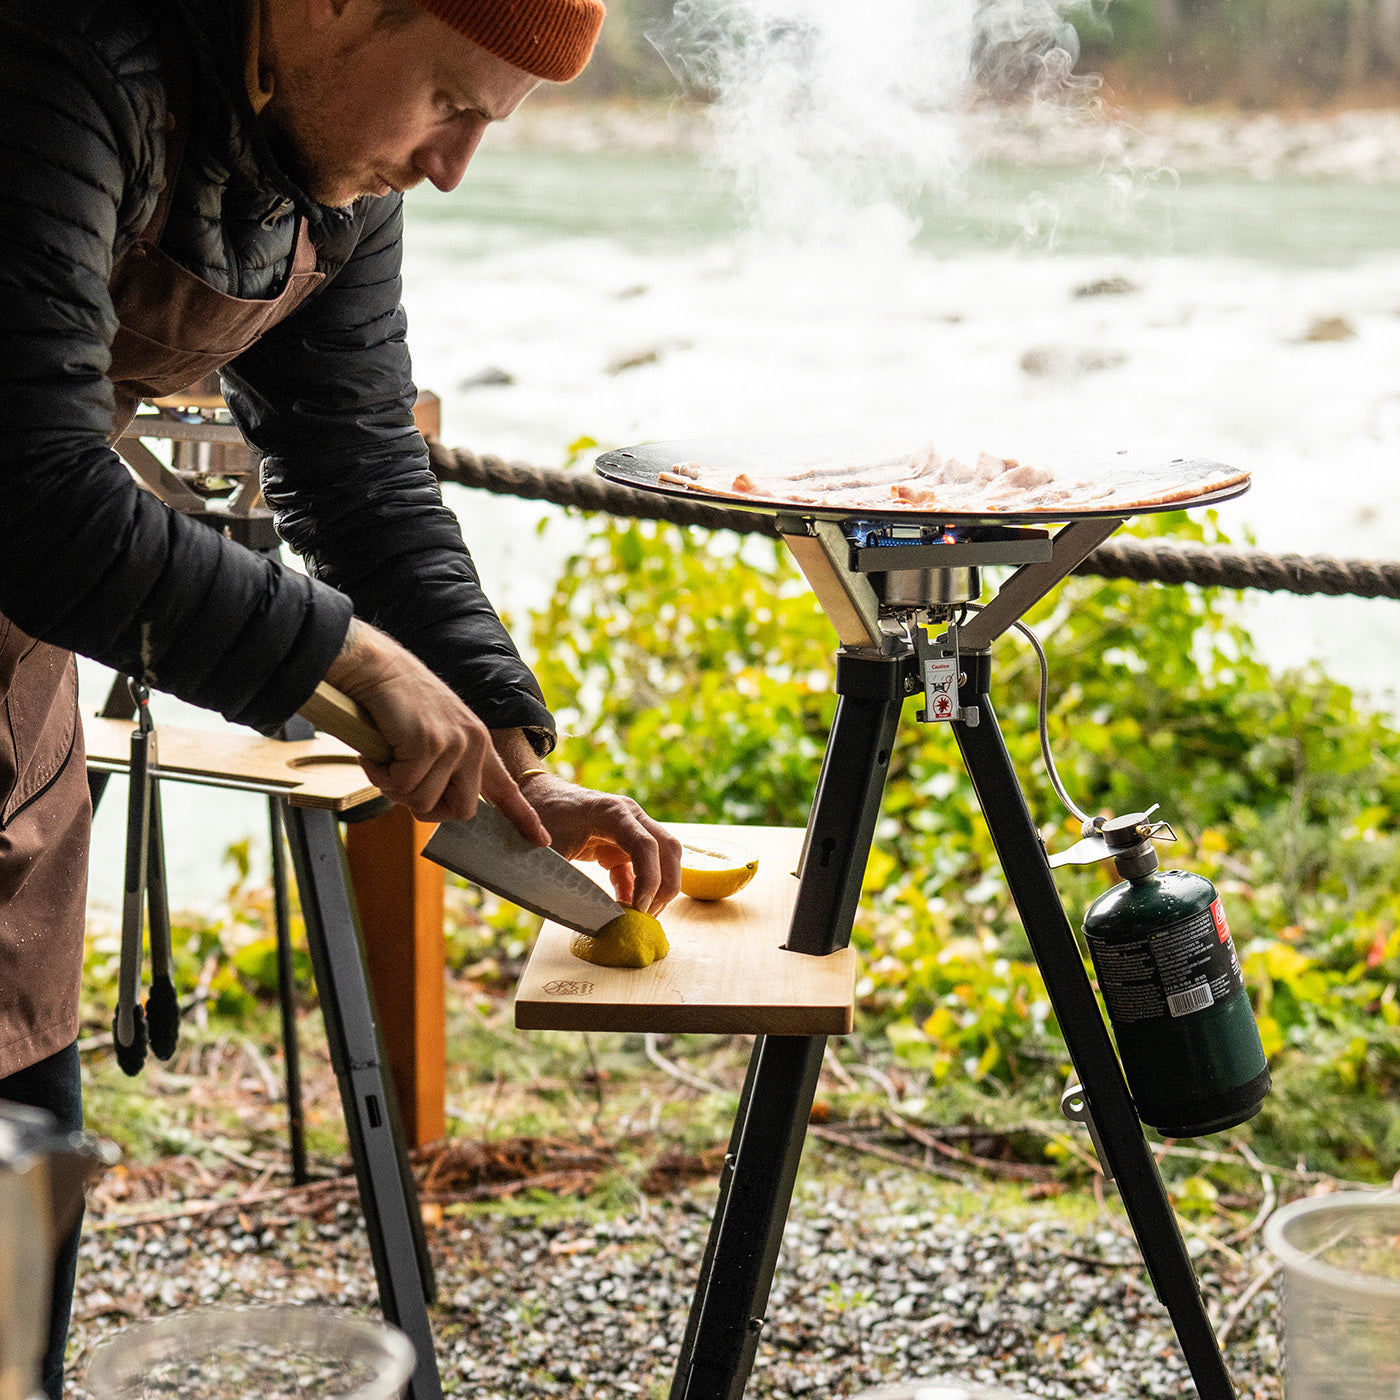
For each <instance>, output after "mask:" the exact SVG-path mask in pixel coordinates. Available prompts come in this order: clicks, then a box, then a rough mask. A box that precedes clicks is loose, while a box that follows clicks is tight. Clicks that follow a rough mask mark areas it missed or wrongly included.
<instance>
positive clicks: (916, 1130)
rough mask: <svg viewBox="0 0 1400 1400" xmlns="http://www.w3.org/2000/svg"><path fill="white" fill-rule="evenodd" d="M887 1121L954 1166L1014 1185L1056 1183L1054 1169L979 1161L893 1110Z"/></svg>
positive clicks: (985, 1159) (994, 1160)
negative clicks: (958, 1163)
mask: <svg viewBox="0 0 1400 1400" xmlns="http://www.w3.org/2000/svg"><path fill="white" fill-rule="evenodd" d="M884 1118H885V1121H886V1122H887V1123H888V1124H889V1125H890V1126H891V1127H893V1128H897V1129H898V1130H899V1131H900V1132H902V1133H904V1134H906V1135H907V1136H908V1137H909V1138H911V1139H912V1140H913V1141H914V1142H917V1143H919V1144H920V1146H922V1147H927V1148H928V1149H929V1151H930V1152H936V1153H938V1155H939V1156H940V1157H947V1158H948V1159H949V1160H951V1161H954V1162H961V1163H962V1164H963V1165H964V1166H967V1167H973V1168H975V1169H976V1170H977V1171H980V1172H986V1173H987V1174H988V1175H989V1176H1000V1177H1007V1178H1009V1179H1011V1180H1013V1181H1053V1180H1054V1177H1055V1169H1054V1168H1053V1167H1042V1166H1036V1165H1035V1164H1034V1163H1031V1162H999V1161H997V1160H996V1159H995V1158H993V1157H977V1156H974V1155H973V1154H972V1153H971V1152H964V1151H963V1150H962V1149H961V1148H958V1147H951V1146H949V1144H948V1143H946V1142H943V1141H941V1140H940V1139H939V1138H938V1137H937V1135H936V1134H934V1133H931V1132H929V1131H928V1130H927V1129H926V1128H924V1127H923V1126H922V1125H921V1124H918V1123H911V1122H910V1121H909V1120H908V1119H907V1118H901V1117H900V1116H899V1114H897V1113H895V1112H894V1111H893V1110H891V1109H886V1110H885V1113H884Z"/></svg>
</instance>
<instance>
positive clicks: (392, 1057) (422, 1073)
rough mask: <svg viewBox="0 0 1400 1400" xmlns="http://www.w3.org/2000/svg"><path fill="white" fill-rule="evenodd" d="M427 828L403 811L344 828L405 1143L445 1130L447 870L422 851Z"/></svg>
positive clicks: (424, 1139)
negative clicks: (445, 932)
mask: <svg viewBox="0 0 1400 1400" xmlns="http://www.w3.org/2000/svg"><path fill="white" fill-rule="evenodd" d="M432 833H433V827H432V826H430V825H426V824H424V823H423V822H420V821H416V820H415V819H414V817H413V814H412V813H411V812H409V810H408V809H407V808H406V807H394V808H393V809H391V810H390V811H388V812H385V813H384V815H383V816H380V817H372V818H370V820H369V821H362V822H353V823H351V824H350V825H349V826H347V827H346V829H345V846H346V853H347V856H348V859H349V864H350V882H351V884H353V885H354V887H355V902H356V903H357V904H358V905H359V906H360V926H361V928H362V929H363V930H364V936H365V965H366V967H367V969H368V971H369V980H370V985H371V986H372V987H373V988H374V1004H375V1008H376V1010H377V1011H378V1013H379V1029H380V1032H381V1033H382V1035H383V1037H384V1052H385V1054H386V1055H387V1056H388V1059H389V1072H390V1075H391V1076H392V1078H393V1081H394V1091H395V1093H396V1095H397V1097H398V1101H399V1112H400V1113H401V1114H402V1116H403V1127H404V1134H405V1136H406V1137H407V1139H408V1141H409V1144H410V1145H412V1146H416V1147H421V1146H422V1145H423V1144H424V1143H427V1142H435V1141H436V1140H437V1139H438V1138H440V1137H442V1136H443V1135H444V1133H445V1132H446V1131H447V1026H446V1001H445V983H446V975H447V955H446V944H445V942H444V940H443V932H442V919H443V871H442V867H441V866H440V865H436V864H434V863H433V862H432V861H430V860H424V859H423V857H422V856H421V855H419V854H418V852H419V850H420V849H421V847H422V846H423V844H424V842H426V841H427V839H428V837H429V836H431V835H432Z"/></svg>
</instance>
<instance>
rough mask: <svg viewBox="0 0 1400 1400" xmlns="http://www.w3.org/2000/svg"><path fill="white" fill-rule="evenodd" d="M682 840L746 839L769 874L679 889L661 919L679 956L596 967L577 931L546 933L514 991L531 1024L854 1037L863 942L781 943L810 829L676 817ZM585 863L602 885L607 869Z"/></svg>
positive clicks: (548, 927)
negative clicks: (805, 948)
mask: <svg viewBox="0 0 1400 1400" xmlns="http://www.w3.org/2000/svg"><path fill="white" fill-rule="evenodd" d="M669 830H671V831H673V832H674V833H675V834H676V835H677V836H679V837H680V838H681V839H682V840H683V841H684V840H690V841H694V842H695V843H696V844H697V845H702V846H703V845H704V844H706V841H707V839H712V840H726V841H729V842H737V843H739V844H741V845H744V846H747V847H748V849H749V850H750V851H752V852H753V853H754V854H755V855H757V856H758V872H757V874H755V876H754V878H753V879H752V880H751V881H750V882H749V884H748V885H747V886H745V888H744V889H742V890H740V891H739V893H738V894H736V895H731V896H730V897H729V898H728V899H722V900H717V901H713V902H710V901H700V900H694V899H689V898H687V897H686V896H685V895H678V896H677V897H676V899H675V900H674V901H673V902H672V903H671V904H670V905H668V906H667V908H666V910H665V911H664V912H663V913H662V915H661V923H662V925H663V927H664V928H665V930H666V936H667V938H668V939H669V941H670V944H671V951H670V954H669V955H668V956H667V957H665V958H663V959H662V960H661V961H660V962H656V963H653V964H652V965H651V966H650V967H645V968H615V967H596V966H594V965H593V964H592V963H587V962H584V961H582V960H581V959H579V958H576V957H574V955H573V954H572V953H571V952H570V951H569V941H570V939H571V938H572V937H573V933H572V931H571V930H569V929H567V928H565V927H564V926H563V925H562V924H556V923H546V924H545V925H544V927H543V928H542V929H541V930H540V936H539V938H538V939H537V940H536V942H535V946H534V949H533V951H532V952H531V954H530V959H529V962H528V963H527V964H526V966H525V971H524V974H523V975H522V976H521V979H520V986H519V988H518V989H517V991H516V996H515V1024H516V1025H517V1026H519V1027H520V1028H521V1029H522V1030H579V1031H655V1032H662V1033H664V1032H707V1033H713V1034H735V1033H739V1034H751V1035H844V1034H846V1033H847V1032H848V1031H849V1030H850V1029H851V1026H852V1023H853V1006H854V998H855V972H856V955H855V950H854V949H851V948H843V949H842V950H841V951H840V952H836V953H831V954H829V955H828V956H826V957H823V958H816V957H811V956H809V955H808V954H805V953H789V952H787V951H786V950H785V949H784V948H783V947H782V944H783V942H784V941H785V939H786V938H787V932H788V924H789V921H790V920H791V918H792V909H793V905H794V903H795V902H796V899H797V877H796V876H795V875H794V874H792V871H793V869H794V868H795V866H796V864H797V859H798V856H799V855H800V854H801V851H802V835H803V833H802V831H801V829H800V828H789V827H771V826H706V825H698V824H680V823H677V824H673V825H671V826H670V827H669ZM579 868H580V869H581V870H585V871H587V872H588V873H589V874H590V875H593V876H595V878H597V879H598V881H599V883H600V884H603V883H604V882H605V880H606V878H607V877H606V875H605V874H604V873H603V871H602V870H601V868H600V867H599V866H597V865H590V864H587V863H580V866H579Z"/></svg>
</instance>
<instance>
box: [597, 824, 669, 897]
mask: <svg viewBox="0 0 1400 1400" xmlns="http://www.w3.org/2000/svg"><path fill="white" fill-rule="evenodd" d="M628 807H629V808H630V809H631V810H628V811H625V812H623V813H621V814H619V820H618V822H617V824H616V828H615V829H614V830H613V831H612V832H611V833H610V838H611V839H610V844H611V846H612V847H613V850H608V851H606V853H605V852H604V851H603V850H602V849H600V850H599V852H598V854H597V855H596V857H595V858H596V859H597V860H598V861H599V863H600V864H602V865H604V866H606V867H607V868H608V871H609V874H610V875H611V876H612V880H613V888H614V889H615V890H616V891H617V896H618V899H619V900H620V901H622V902H623V903H625V904H631V906H632V907H633V908H634V909H640V910H642V911H643V912H644V913H647V914H650V915H652V916H653V918H654V917H655V916H656V915H657V914H659V913H660V912H661V911H662V910H663V909H664V908H665V907H666V906H667V905H668V904H669V903H670V902H671V901H672V900H673V899H674V898H675V897H676V895H677V894H679V893H680V888H681V843H680V842H679V841H678V840H677V839H676V838H675V837H674V836H672V835H671V833H670V832H669V831H667V830H666V828H665V827H663V826H659V825H658V824H657V823H656V822H654V821H652V819H651V818H650V817H649V816H647V815H646V813H645V812H643V811H642V809H641V808H640V807H638V806H637V805H636V803H634V802H629V803H628ZM614 850H615V852H616V856H615V857H614V854H613V851H614ZM628 864H630V866H631V872H630V873H631V879H630V880H626V882H625V884H624V877H625V872H626V869H627V865H628Z"/></svg>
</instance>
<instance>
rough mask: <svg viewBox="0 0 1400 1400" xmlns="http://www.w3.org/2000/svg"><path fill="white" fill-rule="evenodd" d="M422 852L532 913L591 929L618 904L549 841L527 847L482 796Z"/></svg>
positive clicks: (619, 907) (615, 915)
mask: <svg viewBox="0 0 1400 1400" xmlns="http://www.w3.org/2000/svg"><path fill="white" fill-rule="evenodd" d="M423 854H424V855H425V856H427V857H428V859H429V860H435V861H437V863H438V864H439V865H443V866H446V867H447V869H448V870H451V871H454V872H455V873H456V874H458V875H461V876H463V877H464V878H466V879H468V880H471V881H472V882H473V883H474V884H478V885H481V886H483V887H484V888H485V889H488V890H490V891H491V892H492V893H493V894H498V895H500V896H501V898H502V899H508V900H510V902H511V903H512V904H518V905H520V907H521V908H522V909H528V910H530V911H531V912H532V913H534V914H542V915H543V916H544V917H545V918H547V919H553V920H554V921H555V922H556V923H560V924H564V925H565V926H566V927H567V928H572V929H577V930H578V931H579V932H580V933H597V932H598V930H599V929H600V928H602V927H603V925H604V924H606V923H609V922H610V921H611V920H613V919H616V918H618V917H619V916H620V915H621V914H622V912H623V909H622V905H620V904H619V903H618V902H617V900H615V899H614V898H613V897H612V896H611V895H610V894H608V893H607V892H606V891H605V890H604V889H602V888H601V886H599V885H597V884H595V883H594V882H593V881H592V880H590V879H589V878H588V876H587V875H585V874H584V873H583V871H581V870H579V869H578V868H577V867H575V866H573V865H571V864H570V863H569V862H568V861H567V860H565V859H564V857H563V856H561V855H560V854H559V852H558V851H556V850H554V849H552V848H551V847H549V846H533V845H531V844H530V842H528V841H527V840H526V839H525V838H524V837H523V836H522V835H521V834H520V833H519V832H518V831H517V830H516V829H515V827H514V826H512V825H511V823H510V820H509V818H507V817H506V816H504V815H503V814H502V813H500V812H498V811H497V810H496V808H494V807H493V806H492V805H491V804H490V803H489V802H487V801H486V799H485V798H482V799H481V800H480V801H479V802H478V803H477V806H476V815H475V816H473V817H468V818H467V819H466V820H465V821H456V822H443V823H442V825H441V826H439V827H438V829H437V830H436V831H435V832H434V833H433V834H432V837H431V839H430V840H429V841H428V844H427V845H426V846H424V847H423Z"/></svg>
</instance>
